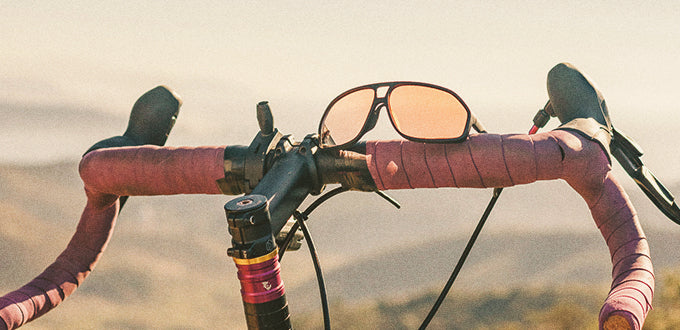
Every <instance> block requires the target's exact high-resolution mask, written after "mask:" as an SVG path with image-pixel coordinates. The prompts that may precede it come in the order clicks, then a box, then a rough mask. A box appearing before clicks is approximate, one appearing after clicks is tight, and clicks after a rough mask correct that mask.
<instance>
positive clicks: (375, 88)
mask: <svg viewBox="0 0 680 330" xmlns="http://www.w3.org/2000/svg"><path fill="white" fill-rule="evenodd" d="M383 108H385V109H386V110H387V113H388V115H389V117H390V122H392V126H393V127H394V129H395V130H396V131H397V132H398V133H399V135H401V136H402V137H404V138H405V139H408V140H411V141H416V142H430V143H432V142H434V143H450V142H459V141H462V140H465V139H466V138H467V136H468V134H469V132H470V126H471V121H472V120H471V117H472V116H471V113H470V109H469V108H468V107H467V105H465V102H463V100H462V99H461V98H460V97H459V96H458V95H456V93H454V92H453V91H451V90H449V89H447V88H444V87H441V86H437V85H432V84H427V83H420V82H405V81H395V82H384V83H376V84H370V85H365V86H360V87H356V88H352V89H350V90H348V91H346V92H344V93H342V94H340V96H338V97H336V98H335V99H333V101H331V103H330V104H329V105H328V107H327V108H326V111H325V112H324V114H323V117H321V123H320V124H319V140H320V142H321V147H322V148H347V147H350V146H352V145H354V144H355V143H357V141H359V139H361V137H362V136H364V134H366V133H367V132H368V131H370V130H371V129H373V128H374V127H375V124H376V122H377V121H378V115H379V113H380V110H381V109H383Z"/></svg>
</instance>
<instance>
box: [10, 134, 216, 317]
mask: <svg viewBox="0 0 680 330" xmlns="http://www.w3.org/2000/svg"><path fill="white" fill-rule="evenodd" d="M80 175H81V177H82V179H83V182H84V183H85V193H86V195H87V205H86V206H85V210H84V211H83V214H82V216H81V218H80V222H79V223H78V227H77V229H76V233H75V234H74V235H73V237H72V238H71V241H70V242H69V244H68V246H67V247H66V249H65V250H64V251H63V252H62V253H61V255H59V257H57V259H56V261H55V262H54V263H52V264H51V265H50V266H48V267H47V269H45V271H44V272H43V273H42V274H40V275H38V276H37V277H36V278H35V279H33V280H32V281H30V282H29V283H28V284H26V285H25V286H23V287H21V288H20V289H18V290H15V291H13V292H10V293H8V294H6V295H5V296H3V297H0V329H14V328H17V327H19V326H21V325H23V324H25V323H26V322H29V321H31V320H33V319H35V318H38V317H39V316H41V315H43V314H45V313H47V312H48V311H50V310H51V309H52V308H54V307H56V306H57V305H59V304H60V303H61V302H62V301H63V300H64V299H66V297H68V296H69V295H71V293H73V292H74V291H75V290H76V288H77V287H78V286H79V285H80V284H81V283H82V282H83V280H85V278H86V277H87V276H88V275H89V274H90V272H91V271H92V270H93V269H94V267H95V265H96V264H97V261H98V260H99V258H100V256H101V254H102V253H103V252H104V249H105V248H106V245H107V243H108V241H109V238H110V236H111V233H112V232H113V228H114V224H115V221H116V218H117V216H118V210H119V199H118V197H119V196H132V195H169V194H195V193H201V194H220V193H221V192H220V190H219V188H218V186H217V184H216V180H218V179H221V178H223V177H224V147H198V148H170V147H156V146H150V145H147V146H141V147H122V148H108V149H98V150H94V151H92V152H90V153H88V154H87V155H85V157H84V158H83V160H82V161H81V164H80Z"/></svg>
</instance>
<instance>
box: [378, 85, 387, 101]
mask: <svg viewBox="0 0 680 330" xmlns="http://www.w3.org/2000/svg"><path fill="white" fill-rule="evenodd" d="M389 90H390V86H380V87H378V88H376V89H375V97H376V98H378V99H382V98H385V97H386V96H387V91H389Z"/></svg>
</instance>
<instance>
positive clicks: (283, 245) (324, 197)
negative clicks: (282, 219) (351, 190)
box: [279, 186, 348, 262]
mask: <svg viewBox="0 0 680 330" xmlns="http://www.w3.org/2000/svg"><path fill="white" fill-rule="evenodd" d="M347 190H348V189H347V188H345V187H342V186H341V187H337V188H335V189H333V190H331V191H329V192H327V193H325V194H323V195H321V197H319V198H317V199H315V200H314V201H313V202H312V204H309V206H307V208H306V209H305V210H304V212H302V215H303V216H304V217H303V218H305V219H307V217H309V215H310V214H311V213H312V211H314V210H315V209H316V208H317V207H319V205H321V204H322V203H323V202H325V201H327V200H328V199H329V198H331V197H333V196H335V195H337V194H340V193H343V192H345V191H347ZM298 228H300V225H299V224H298V223H297V222H295V223H294V224H293V227H291V228H290V230H289V231H288V235H286V238H284V239H283V243H281V246H279V262H281V259H283V254H284V253H285V252H286V249H287V248H288V245H289V244H290V241H292V240H293V237H295V233H296V232H297V230H298Z"/></svg>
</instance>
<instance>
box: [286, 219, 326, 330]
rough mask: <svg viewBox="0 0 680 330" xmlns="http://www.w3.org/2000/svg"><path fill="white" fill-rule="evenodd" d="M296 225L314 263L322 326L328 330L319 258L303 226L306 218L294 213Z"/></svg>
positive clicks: (307, 231)
mask: <svg viewBox="0 0 680 330" xmlns="http://www.w3.org/2000/svg"><path fill="white" fill-rule="evenodd" d="M293 216H294V217H295V220H297V222H296V223H298V224H299V225H300V229H302V234H303V235H305V240H306V241H307V247H309V254H310V256H311V257H312V263H314V271H316V280H317V282H319V296H320V297H321V309H322V310H323V325H324V329H327V330H330V328H331V316H330V312H329V309H328V298H327V296H326V285H325V284H324V281H323V272H322V271H321V265H320V264H319V257H318V255H317V254H316V248H314V242H313V241H312V235H311V234H310V233H309V230H308V229H307V226H306V225H305V220H306V219H307V216H306V215H305V214H302V213H300V212H297V211H296V212H295V213H294V214H293Z"/></svg>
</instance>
